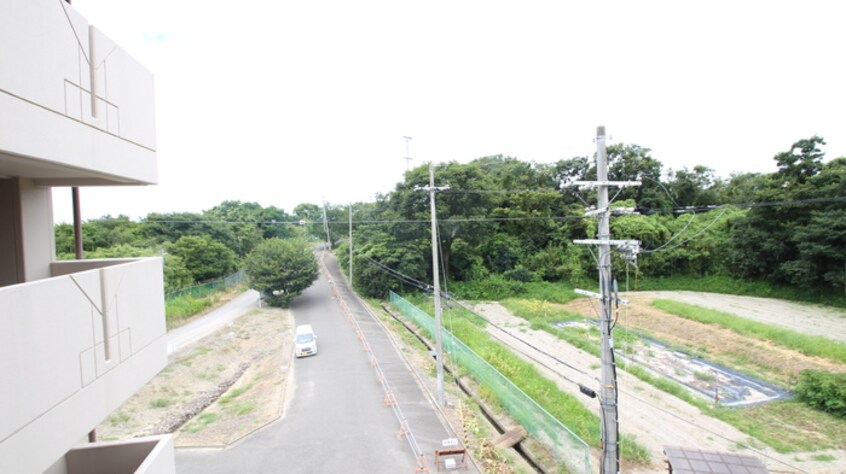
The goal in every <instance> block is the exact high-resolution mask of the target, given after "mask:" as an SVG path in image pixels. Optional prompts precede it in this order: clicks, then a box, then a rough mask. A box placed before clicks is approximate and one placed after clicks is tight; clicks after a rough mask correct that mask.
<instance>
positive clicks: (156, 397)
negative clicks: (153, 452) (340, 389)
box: [97, 308, 293, 446]
mask: <svg viewBox="0 0 846 474" xmlns="http://www.w3.org/2000/svg"><path fill="white" fill-rule="evenodd" d="M292 328H293V317H292V316H291V314H290V312H288V311H286V310H281V309H275V308H273V309H271V308H267V309H260V310H254V311H252V312H251V313H250V314H247V315H245V316H242V317H240V318H238V319H237V320H235V321H234V322H233V323H231V324H230V325H228V326H227V327H226V328H224V329H223V330H221V331H218V332H216V333H215V334H212V335H210V336H208V337H206V338H204V339H202V340H200V341H198V342H197V343H196V344H193V345H191V346H189V347H187V348H185V349H183V350H181V351H179V352H177V353H175V354H173V355H172V356H171V358H170V361H169V364H168V366H167V367H166V368H165V369H164V370H162V371H161V372H160V373H159V374H158V375H157V376H156V377H155V378H153V379H152V380H151V381H150V382H148V383H147V384H146V385H145V386H144V387H143V388H142V389H141V390H140V391H139V392H138V393H136V394H135V395H134V396H133V397H132V398H130V399H129V400H127V402H126V403H124V405H123V406H121V407H120V408H119V409H118V410H117V411H115V412H114V413H112V415H111V416H109V418H108V419H106V420H105V421H104V422H103V423H102V424H101V425H100V426H98V427H97V437H98V439H101V440H109V439H120V438H127V437H134V436H146V435H151V434H159V433H167V432H175V433H176V438H175V444H176V446H225V445H228V444H231V443H233V442H235V441H237V440H238V439H240V438H242V437H244V436H245V435H247V434H249V433H251V432H253V431H255V430H256V429H258V428H260V427H262V426H264V425H266V424H268V423H270V422H272V421H274V420H276V419H278V418H279V417H280V416H281V415H282V414H283V412H284V408H285V406H284V404H285V401H286V400H290V398H291V397H290V396H287V397H286V396H285V395H286V392H290V391H292V390H293V387H292V385H293V384H291V383H288V381H289V380H293V378H292V372H291V371H292V369H293V366H291V365H290V361H291V359H292V350H293V332H292V331H293V330H292ZM183 423H184V424H183ZM174 430H175V431H174Z"/></svg>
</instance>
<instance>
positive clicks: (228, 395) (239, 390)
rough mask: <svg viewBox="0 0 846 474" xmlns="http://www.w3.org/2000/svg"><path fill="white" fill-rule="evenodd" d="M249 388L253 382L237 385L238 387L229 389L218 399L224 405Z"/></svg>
mask: <svg viewBox="0 0 846 474" xmlns="http://www.w3.org/2000/svg"><path fill="white" fill-rule="evenodd" d="M251 388H253V384H251V383H249V384H247V385H243V386H241V387H238V388H233V389H232V390H229V391H228V392H226V394H225V395H224V396H222V397H220V399H219V400H218V401H219V402H220V403H221V404H222V405H225V404H227V403H229V402H231V401H232V400H234V399H236V398H238V397H239V396H241V395H242V394H243V393H244V392H246V391H247V390H249V389H251Z"/></svg>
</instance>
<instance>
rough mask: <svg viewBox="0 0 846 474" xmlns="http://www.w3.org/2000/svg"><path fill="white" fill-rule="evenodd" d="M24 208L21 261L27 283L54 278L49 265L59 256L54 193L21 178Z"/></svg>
mask: <svg viewBox="0 0 846 474" xmlns="http://www.w3.org/2000/svg"><path fill="white" fill-rule="evenodd" d="M18 187H19V190H20V205H21V234H22V239H21V242H22V250H23V254H22V257H23V258H22V260H23V270H24V281H35V280H41V279H42V278H49V277H51V276H52V275H51V273H50V263H52V262H53V260H54V259H55V257H56V234H55V232H54V231H53V194H52V192H51V191H50V188H47V187H43V186H36V185H35V184H34V183H33V181H32V180H30V179H18Z"/></svg>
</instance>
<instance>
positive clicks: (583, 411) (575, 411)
mask: <svg viewBox="0 0 846 474" xmlns="http://www.w3.org/2000/svg"><path fill="white" fill-rule="evenodd" d="M413 299H414V300H415V301H414V304H415V305H417V306H418V307H420V308H422V309H424V310H426V311H427V312H429V314H432V304H431V302H430V301H426V300H423V299H422V298H413ZM444 320H445V321H447V322H446V323H445V324H446V325H447V326H448V327H447V329H448V330H449V331H450V332H452V333H453V334H454V335H455V336H456V337H458V338H459V339H461V341H462V342H464V343H465V344H467V346H468V347H470V348H471V349H472V350H473V351H474V352H476V353H477V354H478V355H479V356H480V357H482V358H483V359H485V360H486V361H487V362H488V363H489V364H491V365H492V366H493V367H494V368H496V369H497V370H498V371H499V372H500V373H502V375H504V376H505V377H507V378H508V379H509V380H511V382H513V383H514V385H516V386H517V387H518V388H520V390H522V391H523V392H525V393H526V395H528V396H529V397H531V398H532V399H533V400H535V402H537V403H538V405H540V406H542V407H543V408H544V409H545V410H547V411H548V412H549V413H550V414H552V416H554V417H555V418H556V419H558V421H560V422H561V423H563V424H564V425H566V426H567V427H568V428H570V429H571V430H573V432H574V433H576V434H577V435H578V436H579V437H581V438H582V439H584V440H585V441H586V442H587V443H588V444H590V445H591V446H593V447H598V446H599V443H600V427H599V417H597V416H596V415H594V414H593V413H592V412H591V411H590V410H588V409H587V408H585V406H584V404H583V403H582V402H581V401H580V400H579V399H577V398H576V397H574V396H572V395H570V394H568V393H566V392H563V391H561V390H560V389H559V388H558V386H557V385H556V383H555V382H554V381H552V380H550V379H548V378H546V377H545V376H543V374H541V373H540V372H539V371H538V369H537V368H536V366H535V365H534V364H533V363H532V362H528V361H526V360H524V359H521V358H520V357H518V356H517V355H515V354H514V353H513V352H511V351H510V350H509V349H507V348H506V347H505V346H504V345H502V344H500V343H499V342H497V341H495V340H493V339H492V338H491V337H490V336H489V335H488V334H487V333H486V332H485V330H484V329H483V328H481V327H479V326H478V325H477V322H476V321H473V320H478V318H477V317H476V316H474V315H472V314H471V313H468V312H467V311H465V310H464V309H462V308H452V309H447V310H445V311H444ZM621 445H622V453H621V454H622V456H623V458H625V459H627V460H630V461H632V462H635V463H645V462H648V461H649V459H650V456H649V452H648V451H647V450H646V448H644V447H643V446H642V445H640V444H638V443H637V442H636V441H635V440H634V439H632V438H630V437H629V436H626V435H624V436H623V437H622V438H621Z"/></svg>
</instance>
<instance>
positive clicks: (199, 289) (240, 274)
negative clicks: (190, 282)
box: [165, 270, 246, 301]
mask: <svg viewBox="0 0 846 474" xmlns="http://www.w3.org/2000/svg"><path fill="white" fill-rule="evenodd" d="M244 279H246V275H245V274H244V271H243V270H238V271H237V272H235V273H233V274H231V275H229V276H228V277H226V278H221V279H220V280H213V281H207V282H205V283H201V284H199V285H194V286H189V287H188V288H182V289H181V290H176V291H171V292H170V293H167V294H166V295H165V301H170V300H172V299H174V298H179V297H180V296H192V297H194V298H202V297H203V296H207V295H210V294H212V293H214V292H216V291H221V290H225V289H228V288H231V287H233V286H235V285H237V284H238V283H241V282H242V281H244Z"/></svg>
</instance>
